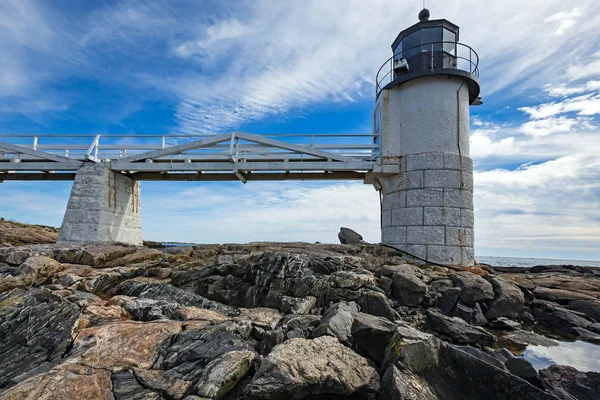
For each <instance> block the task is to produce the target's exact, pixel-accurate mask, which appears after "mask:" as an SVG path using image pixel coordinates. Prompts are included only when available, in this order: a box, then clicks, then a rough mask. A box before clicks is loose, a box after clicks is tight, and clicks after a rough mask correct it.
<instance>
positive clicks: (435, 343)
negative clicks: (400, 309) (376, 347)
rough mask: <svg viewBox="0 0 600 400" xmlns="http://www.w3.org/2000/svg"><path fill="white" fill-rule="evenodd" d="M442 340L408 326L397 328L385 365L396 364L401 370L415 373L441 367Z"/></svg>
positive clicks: (390, 342) (387, 352) (387, 349)
mask: <svg viewBox="0 0 600 400" xmlns="http://www.w3.org/2000/svg"><path fill="white" fill-rule="evenodd" d="M439 348H440V340H439V339H437V338H436V337H435V336H434V335H432V334H429V333H425V332H421V331H419V330H417V329H415V328H412V327H410V326H407V325H400V326H398V327H397V328H396V332H394V336H392V339H391V340H390V341H389V344H388V346H387V348H386V349H385V358H384V361H383V365H387V364H394V365H395V366H397V367H398V368H399V369H400V370H408V371H412V372H415V373H418V372H421V371H425V370H429V369H432V368H435V367H437V366H438V365H439V363H440V360H439Z"/></svg>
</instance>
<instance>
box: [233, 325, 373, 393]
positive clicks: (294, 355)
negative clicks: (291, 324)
mask: <svg viewBox="0 0 600 400" xmlns="http://www.w3.org/2000/svg"><path fill="white" fill-rule="evenodd" d="M378 389H379V375H378V374H377V371H376V370H375V369H374V368H373V367H372V366H371V365H370V364H369V362H368V361H367V360H366V359H365V358H363V357H362V356H360V355H358V354H356V353H355V352H354V351H352V350H351V349H349V348H348V347H346V346H344V345H342V344H341V343H340V342H339V341H338V340H337V339H336V338H334V337H331V336H322V337H318V338H315V339H313V340H308V339H290V340H287V341H285V342H283V343H281V344H280V345H278V346H276V347H275V348H274V349H273V351H272V352H271V353H270V354H269V355H268V356H267V357H266V358H265V359H264V360H263V361H262V362H261V365H260V367H259V368H258V370H257V372H256V374H255V375H254V378H253V379H252V381H250V383H249V384H248V386H246V388H245V390H244V394H245V396H246V398H248V399H267V400H268V399H294V398H300V397H299V396H301V397H308V398H310V396H314V397H315V398H316V396H322V398H337V397H343V396H348V397H350V396H354V398H368V396H369V395H371V396H373V395H374V394H375V393H376V392H377V391H378ZM326 396H328V397H326Z"/></svg>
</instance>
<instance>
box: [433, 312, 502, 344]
mask: <svg viewBox="0 0 600 400" xmlns="http://www.w3.org/2000/svg"><path fill="white" fill-rule="evenodd" d="M425 326H426V327H427V329H429V330H431V331H433V332H435V333H437V334H439V335H441V336H443V337H444V338H447V339H449V340H450V341H451V342H453V343H456V344H470V345H473V346H492V345H493V344H494V342H495V340H496V338H495V336H494V335H492V334H491V333H489V332H486V331H485V330H483V329H482V328H480V327H477V326H471V325H469V324H468V323H467V322H465V321H464V320H462V319H460V318H457V317H447V316H445V315H443V314H440V313H438V312H435V311H432V310H429V311H428V312H427V321H426V324H425Z"/></svg>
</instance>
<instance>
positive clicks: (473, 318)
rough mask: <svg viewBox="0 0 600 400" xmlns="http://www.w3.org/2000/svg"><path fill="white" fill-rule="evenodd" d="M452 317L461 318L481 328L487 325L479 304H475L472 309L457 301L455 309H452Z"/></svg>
mask: <svg viewBox="0 0 600 400" xmlns="http://www.w3.org/2000/svg"><path fill="white" fill-rule="evenodd" d="M452 315H453V316H455V317H458V318H461V319H462V320H464V321H465V322H467V323H468V324H471V325H477V326H481V325H485V324H486V323H487V319H485V317H484V316H483V312H482V311H481V306H480V305H479V303H475V306H474V307H469V306H467V305H466V304H463V303H462V302H460V301H459V302H458V303H457V304H456V307H454V311H453V313H452Z"/></svg>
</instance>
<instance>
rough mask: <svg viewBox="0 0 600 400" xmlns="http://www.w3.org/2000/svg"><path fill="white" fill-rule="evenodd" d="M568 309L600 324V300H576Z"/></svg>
mask: <svg viewBox="0 0 600 400" xmlns="http://www.w3.org/2000/svg"><path fill="white" fill-rule="evenodd" d="M566 307H567V308H568V309H569V310H573V311H578V312H581V313H584V314H585V315H586V316H587V317H588V318H591V319H593V320H594V321H596V322H600V300H575V301H572V302H570V303H569V304H568V305H567V306H566Z"/></svg>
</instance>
